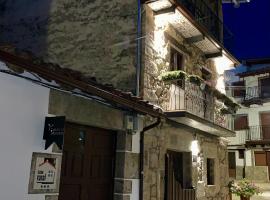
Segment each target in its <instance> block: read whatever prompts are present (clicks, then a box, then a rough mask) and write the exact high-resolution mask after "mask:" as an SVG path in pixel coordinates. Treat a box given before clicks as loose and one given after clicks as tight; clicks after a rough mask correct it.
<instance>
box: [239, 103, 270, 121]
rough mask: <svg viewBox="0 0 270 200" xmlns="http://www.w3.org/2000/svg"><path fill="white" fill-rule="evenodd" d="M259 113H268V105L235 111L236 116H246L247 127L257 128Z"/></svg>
mask: <svg viewBox="0 0 270 200" xmlns="http://www.w3.org/2000/svg"><path fill="white" fill-rule="evenodd" d="M260 112H270V103H265V104H263V105H251V107H250V108H241V109H239V110H238V111H237V114H247V115H248V123H249V126H258V125H260Z"/></svg>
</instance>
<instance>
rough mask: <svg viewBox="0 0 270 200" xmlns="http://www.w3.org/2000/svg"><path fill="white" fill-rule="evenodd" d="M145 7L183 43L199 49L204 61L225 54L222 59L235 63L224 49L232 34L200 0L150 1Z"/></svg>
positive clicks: (228, 43)
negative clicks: (164, 22) (204, 56)
mask: <svg viewBox="0 0 270 200" xmlns="http://www.w3.org/2000/svg"><path fill="white" fill-rule="evenodd" d="M142 2H143V3H144V2H147V1H146V0H142ZM148 5H149V6H150V7H151V8H152V10H153V11H154V13H155V14H156V15H162V16H161V17H162V18H164V19H165V20H168V22H169V23H170V24H171V25H173V26H174V27H175V28H176V30H177V31H178V32H179V33H181V35H182V36H183V37H184V38H185V39H186V42H187V43H192V44H194V45H195V46H197V47H198V48H199V49H201V50H202V51H203V52H204V53H205V55H206V57H207V58H214V57H220V56H221V55H224V53H225V55H226V57H228V58H229V59H232V60H235V59H234V58H233V57H232V56H231V55H230V53H229V52H228V51H227V50H226V49H228V50H230V49H231V48H230V46H231V45H230V44H232V42H233V41H232V40H233V34H232V32H231V31H230V30H229V29H228V28H227V27H226V26H225V25H224V24H223V22H222V20H221V19H220V18H219V16H218V14H216V13H215V12H214V11H213V10H212V9H211V8H210V7H209V6H208V5H207V3H206V2H205V1H204V0H200V1H198V0H174V1H169V0H153V1H150V3H148ZM166 15H167V16H170V17H166ZM224 40H226V42H224ZM224 44H226V49H225V48H224ZM222 49H223V50H224V51H222ZM235 62H238V61H236V60H235Z"/></svg>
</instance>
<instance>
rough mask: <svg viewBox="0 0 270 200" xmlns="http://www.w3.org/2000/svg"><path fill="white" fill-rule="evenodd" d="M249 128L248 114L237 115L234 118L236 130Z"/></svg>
mask: <svg viewBox="0 0 270 200" xmlns="http://www.w3.org/2000/svg"><path fill="white" fill-rule="evenodd" d="M247 128H248V116H247V115H237V116H235V119H234V130H235V131H239V130H243V129H247Z"/></svg>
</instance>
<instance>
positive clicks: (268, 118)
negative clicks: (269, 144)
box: [260, 112, 270, 140]
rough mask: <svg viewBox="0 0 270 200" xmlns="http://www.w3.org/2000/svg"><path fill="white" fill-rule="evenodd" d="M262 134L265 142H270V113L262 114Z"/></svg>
mask: <svg viewBox="0 0 270 200" xmlns="http://www.w3.org/2000/svg"><path fill="white" fill-rule="evenodd" d="M260 120H261V132H262V136H263V139H264V140H270V112H262V113H260Z"/></svg>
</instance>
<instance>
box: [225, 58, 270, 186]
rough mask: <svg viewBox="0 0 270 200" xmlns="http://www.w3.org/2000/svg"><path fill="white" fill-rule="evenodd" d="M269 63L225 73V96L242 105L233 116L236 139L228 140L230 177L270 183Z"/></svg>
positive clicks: (247, 63) (252, 62)
mask: <svg viewBox="0 0 270 200" xmlns="http://www.w3.org/2000/svg"><path fill="white" fill-rule="evenodd" d="M269 73H270V59H258V60H247V61H245V62H244V63H243V65H242V66H239V67H237V68H236V69H235V70H232V71H229V72H227V74H228V75H230V76H228V79H227V85H228V91H227V92H228V94H230V95H231V96H233V97H234V98H235V99H236V100H237V101H238V102H239V103H240V104H241V105H242V107H241V109H239V110H238V111H237V113H236V117H235V121H234V129H235V131H236V137H235V138H230V143H229V146H228V148H229V161H230V162H229V167H230V169H229V170H230V177H232V178H236V179H240V178H243V177H246V178H249V179H252V180H257V181H266V182H268V181H269V176H270V173H269V169H270V162H269V156H270V152H269V145H270V76H269Z"/></svg>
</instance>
